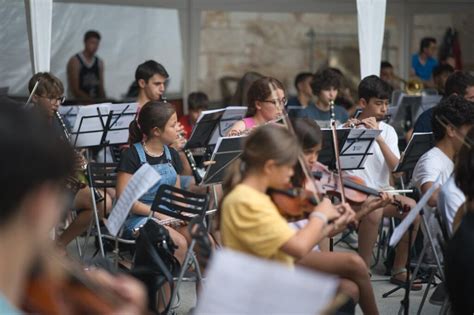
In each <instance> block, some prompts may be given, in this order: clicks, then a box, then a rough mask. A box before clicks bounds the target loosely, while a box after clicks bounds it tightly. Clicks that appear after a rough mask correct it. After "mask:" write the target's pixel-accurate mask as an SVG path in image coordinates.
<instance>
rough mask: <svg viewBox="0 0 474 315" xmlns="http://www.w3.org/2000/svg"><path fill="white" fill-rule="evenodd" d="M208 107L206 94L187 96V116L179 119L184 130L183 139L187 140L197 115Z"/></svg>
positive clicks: (198, 93) (193, 93) (196, 93)
mask: <svg viewBox="0 0 474 315" xmlns="http://www.w3.org/2000/svg"><path fill="white" fill-rule="evenodd" d="M208 107H209V98H208V97H207V95H206V93H203V92H192V93H190V94H189V95H188V115H183V116H181V117H180V118H179V122H180V123H181V125H183V128H184V137H185V138H186V139H189V137H190V136H191V133H192V131H193V128H194V125H195V124H196V121H197V119H198V118H199V115H201V112H202V111H203V110H206V109H207V108H208Z"/></svg>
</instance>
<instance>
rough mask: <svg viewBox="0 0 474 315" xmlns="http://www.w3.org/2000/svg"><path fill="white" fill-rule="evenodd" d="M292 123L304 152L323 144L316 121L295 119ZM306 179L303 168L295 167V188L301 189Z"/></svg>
mask: <svg viewBox="0 0 474 315" xmlns="http://www.w3.org/2000/svg"><path fill="white" fill-rule="evenodd" d="M291 123H292V125H293V129H294V130H295V134H296V137H297V138H298V142H299V144H300V146H301V148H302V150H303V152H304V151H305V150H308V149H312V148H314V147H316V146H317V145H320V144H322V140H323V135H322V133H321V128H319V125H318V124H317V123H316V122H315V121H314V120H312V119H309V118H294V119H292V120H291ZM304 179H305V176H304V173H303V170H302V168H301V166H300V165H299V164H297V165H296V166H295V174H294V175H293V178H292V179H291V181H292V183H293V185H294V186H296V187H301V186H302V185H303V183H304Z"/></svg>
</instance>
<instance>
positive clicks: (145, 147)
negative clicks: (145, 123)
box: [142, 141, 165, 157]
mask: <svg viewBox="0 0 474 315" xmlns="http://www.w3.org/2000/svg"><path fill="white" fill-rule="evenodd" d="M142 145H143V149H144V150H145V153H146V154H148V155H149V156H151V157H160V156H162V155H163V152H165V150H164V149H163V151H161V152H160V153H159V154H155V153H153V152H150V150H148V148H147V146H146V143H145V141H143V142H142Z"/></svg>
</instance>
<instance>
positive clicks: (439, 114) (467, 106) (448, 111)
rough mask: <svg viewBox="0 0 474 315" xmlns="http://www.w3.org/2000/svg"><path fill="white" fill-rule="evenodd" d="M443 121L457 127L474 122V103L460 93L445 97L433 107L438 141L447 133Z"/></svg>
mask: <svg viewBox="0 0 474 315" xmlns="http://www.w3.org/2000/svg"><path fill="white" fill-rule="evenodd" d="M440 120H441V122H440ZM443 123H449V124H450V125H452V126H453V127H456V128H459V127H461V126H464V125H472V124H474V104H473V103H472V102H469V101H467V100H466V99H464V97H462V96H460V95H451V96H449V97H447V98H445V99H443V100H442V101H441V103H439V104H438V105H437V106H436V107H435V108H434V109H433V117H432V119H431V125H432V126H433V135H434V138H435V141H436V142H438V141H440V140H441V139H443V138H444V136H445V135H446V129H445V127H444V126H443Z"/></svg>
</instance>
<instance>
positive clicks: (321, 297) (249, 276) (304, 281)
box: [195, 249, 338, 315]
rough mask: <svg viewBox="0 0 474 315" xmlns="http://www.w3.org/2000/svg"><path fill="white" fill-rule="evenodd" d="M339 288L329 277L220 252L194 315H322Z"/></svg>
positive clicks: (251, 257) (228, 251) (210, 267)
mask: <svg viewBox="0 0 474 315" xmlns="http://www.w3.org/2000/svg"><path fill="white" fill-rule="evenodd" d="M337 286H338V280H337V278H335V277H332V276H329V275H325V274H321V273H317V272H313V271H309V270H308V269H303V268H298V267H296V268H294V269H290V268H288V266H285V265H283V264H280V263H277V262H273V261H270V260H266V259H261V258H257V257H254V256H249V255H246V254H243V253H240V252H235V251H232V250H229V249H221V250H218V251H216V252H215V254H214V256H213V258H212V261H211V263H210V266H209V269H208V273H207V279H206V283H205V286H204V290H203V292H202V295H201V297H200V299H199V301H198V305H197V308H196V311H195V314H198V315H200V314H249V315H250V314H252V315H254V314H257V315H258V314H308V315H310V314H311V315H314V314H320V313H321V311H322V310H323V309H325V308H326V306H327V305H328V304H329V302H330V301H331V300H332V298H333V297H334V295H335V293H336V289H337Z"/></svg>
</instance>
